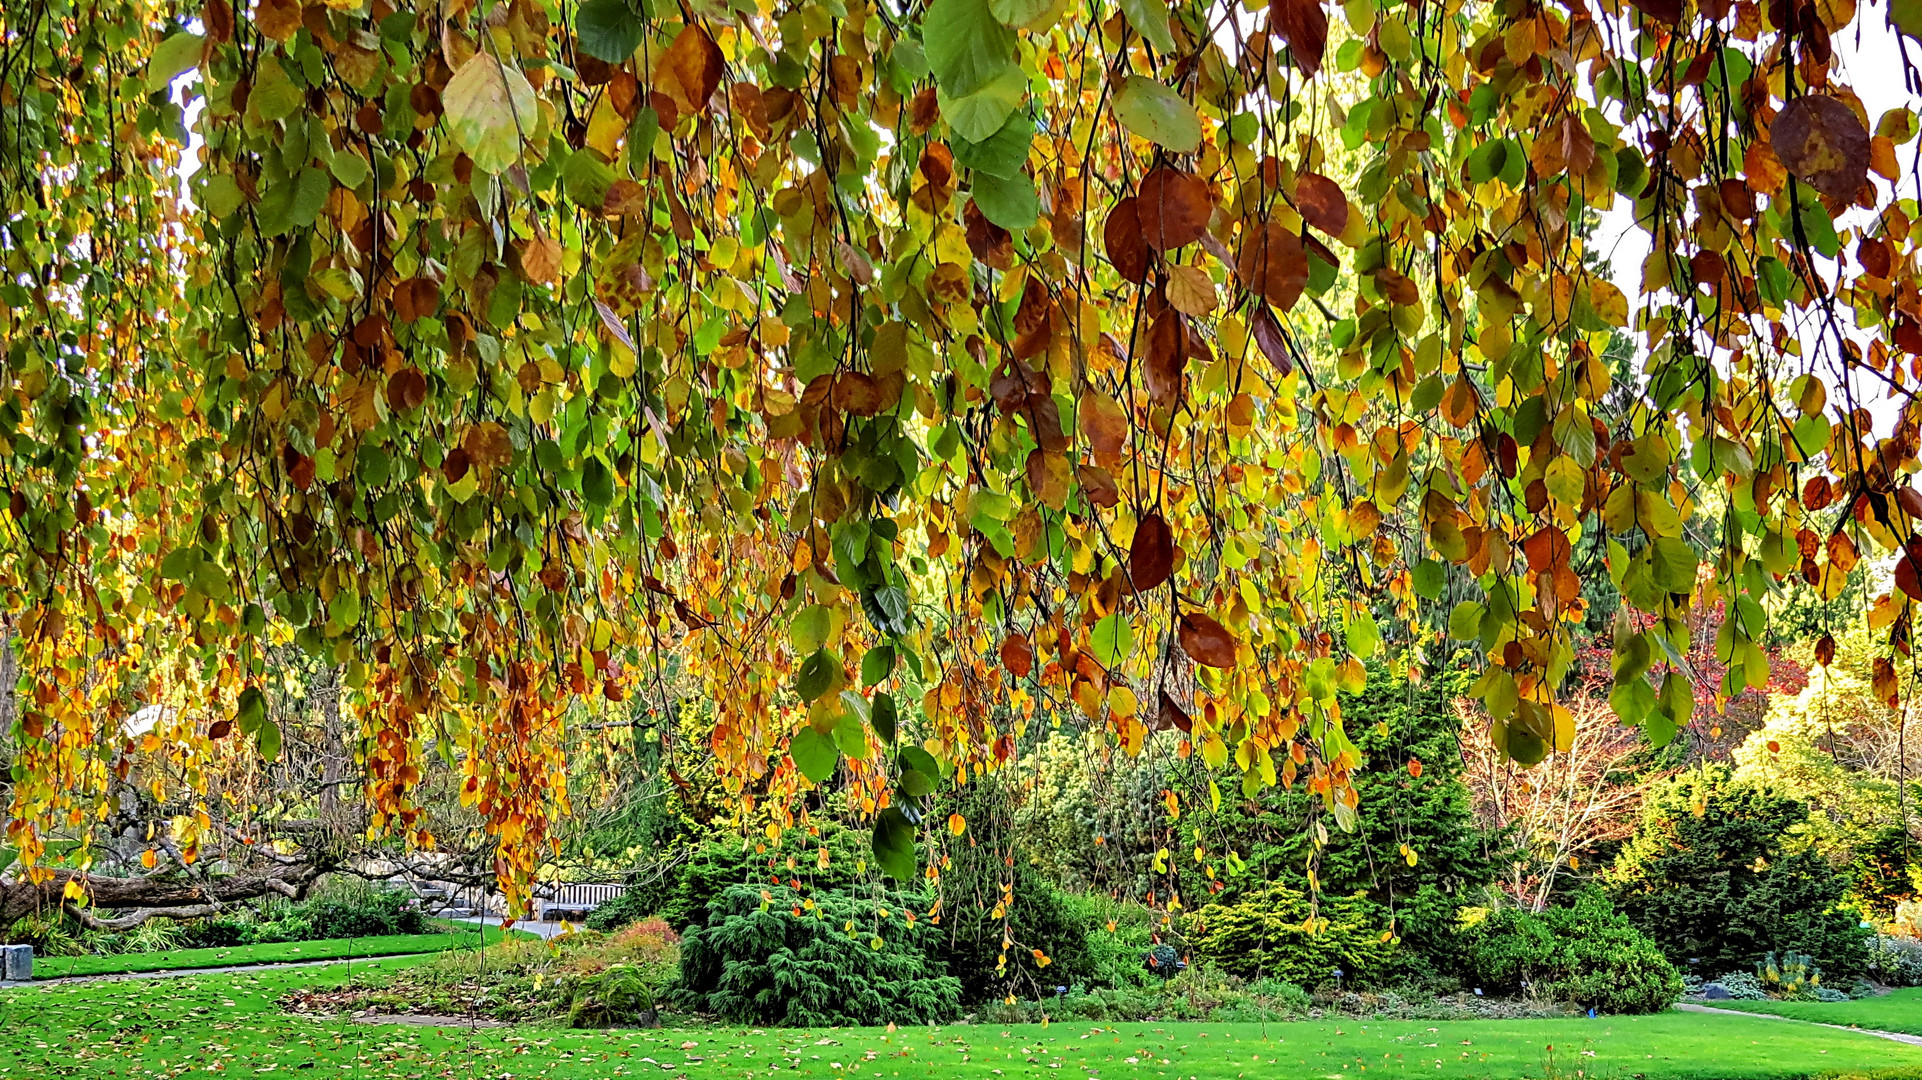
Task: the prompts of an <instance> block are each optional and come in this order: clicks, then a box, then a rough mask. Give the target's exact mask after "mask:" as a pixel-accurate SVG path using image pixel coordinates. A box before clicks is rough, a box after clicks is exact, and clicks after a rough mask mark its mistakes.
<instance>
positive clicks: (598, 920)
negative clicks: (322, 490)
mask: <svg viewBox="0 0 1922 1080" xmlns="http://www.w3.org/2000/svg"><path fill="white" fill-rule="evenodd" d="M651 899H653V898H652V897H650V896H648V895H647V894H646V893H643V892H638V891H629V892H624V893H622V894H621V895H619V896H617V897H615V898H614V899H612V900H609V901H608V902H607V903H605V904H602V905H600V906H599V907H596V908H595V909H594V910H593V911H590V912H588V913H587V918H586V919H585V920H583V924H584V925H585V926H586V927H587V928H588V929H589V930H599V931H600V932H602V933H604V934H605V933H611V932H613V931H615V930H619V929H620V928H621V927H623V926H626V925H627V924H628V923H631V922H638V921H640V920H641V919H644V918H646V917H647V916H648V914H649V911H648V906H649V901H650V900H651Z"/></svg>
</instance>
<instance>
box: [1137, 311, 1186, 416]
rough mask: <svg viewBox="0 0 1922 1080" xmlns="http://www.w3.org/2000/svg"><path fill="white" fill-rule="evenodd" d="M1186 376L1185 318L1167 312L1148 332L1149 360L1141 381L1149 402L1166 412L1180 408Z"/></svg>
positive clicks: (1156, 319)
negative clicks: (1145, 388)
mask: <svg viewBox="0 0 1922 1080" xmlns="http://www.w3.org/2000/svg"><path fill="white" fill-rule="evenodd" d="M1187 372H1188V317H1187V316H1186V315H1183V314H1182V313H1181V312H1179V311H1176V310H1175V309H1174V308H1168V309H1167V310H1165V311H1163V312H1162V313H1161V314H1160V315H1158V316H1156V317H1155V321H1154V325H1153V326H1151V327H1149V328H1148V357H1147V362H1146V363H1145V364H1144V365H1143V366H1142V371H1141V377H1142V381H1143V382H1145V383H1147V384H1148V398H1149V400H1151V401H1153V402H1154V403H1155V404H1156V405H1159V406H1161V407H1163V408H1167V409H1172V408H1174V407H1175V406H1177V405H1179V404H1181V389H1182V384H1183V382H1184V381H1185V380H1186V377H1187Z"/></svg>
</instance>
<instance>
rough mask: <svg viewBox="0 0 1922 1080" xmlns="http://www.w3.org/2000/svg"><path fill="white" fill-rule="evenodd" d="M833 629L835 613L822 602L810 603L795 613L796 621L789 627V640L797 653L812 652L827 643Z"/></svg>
mask: <svg viewBox="0 0 1922 1080" xmlns="http://www.w3.org/2000/svg"><path fill="white" fill-rule="evenodd" d="M833 629H834V613H833V612H832V611H829V610H828V609H827V608H825V607H823V606H822V605H820V604H809V605H808V606H807V607H804V608H802V609H801V610H800V611H797V612H795V613H794V621H793V622H790V623H789V624H788V628H787V633H788V640H789V641H790V642H792V643H793V645H794V651H795V652H796V653H811V652H815V651H816V650H818V649H820V647H821V646H823V645H825V644H827V640H828V633H829V632H830V631H832V630H833Z"/></svg>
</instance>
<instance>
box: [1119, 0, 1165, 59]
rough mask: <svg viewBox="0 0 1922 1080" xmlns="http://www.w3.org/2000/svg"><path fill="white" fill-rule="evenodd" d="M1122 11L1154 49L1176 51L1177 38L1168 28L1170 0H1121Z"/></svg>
mask: <svg viewBox="0 0 1922 1080" xmlns="http://www.w3.org/2000/svg"><path fill="white" fill-rule="evenodd" d="M1121 13H1122V14H1124V15H1126V16H1127V17H1128V25H1130V26H1132V27H1134V28H1135V33H1137V34H1140V35H1141V36H1142V37H1143V38H1145V39H1146V40H1147V42H1148V44H1149V45H1150V46H1152V47H1153V48H1154V51H1156V52H1158V53H1171V52H1174V51H1175V38H1174V35H1173V34H1172V33H1170V32H1169V30H1168V0H1121Z"/></svg>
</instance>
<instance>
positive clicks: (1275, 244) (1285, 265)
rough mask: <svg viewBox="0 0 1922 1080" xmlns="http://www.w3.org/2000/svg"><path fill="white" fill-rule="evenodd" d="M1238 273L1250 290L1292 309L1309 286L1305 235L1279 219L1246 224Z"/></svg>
mask: <svg viewBox="0 0 1922 1080" xmlns="http://www.w3.org/2000/svg"><path fill="white" fill-rule="evenodd" d="M1235 273H1236V275H1238V276H1239V277H1240V278H1241V283H1242V285H1243V286H1244V287H1246V288H1247V290H1248V291H1249V292H1252V293H1254V294H1255V295H1256V296H1260V297H1264V298H1266V299H1267V301H1268V302H1269V303H1270V304H1273V305H1274V306H1276V307H1278V308H1280V309H1281V310H1283V311H1289V310H1292V309H1293V308H1294V306H1295V304H1296V303H1297V302H1299V301H1300V300H1301V291H1302V290H1303V289H1304V288H1306V287H1307V286H1308V252H1307V250H1306V249H1305V248H1303V247H1302V244H1301V237H1299V236H1297V235H1295V234H1294V233H1292V232H1290V231H1288V230H1287V229H1285V228H1283V227H1282V226H1281V225H1280V224H1279V223H1277V222H1273V221H1270V222H1266V223H1264V224H1261V225H1256V226H1254V227H1252V228H1250V227H1246V226H1244V227H1243V229H1242V241H1241V256H1240V258H1238V259H1236V260H1235Z"/></svg>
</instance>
